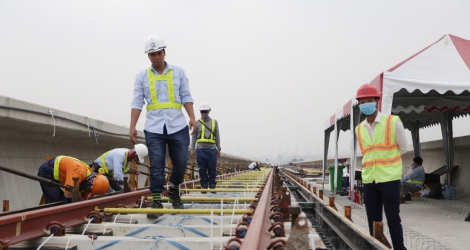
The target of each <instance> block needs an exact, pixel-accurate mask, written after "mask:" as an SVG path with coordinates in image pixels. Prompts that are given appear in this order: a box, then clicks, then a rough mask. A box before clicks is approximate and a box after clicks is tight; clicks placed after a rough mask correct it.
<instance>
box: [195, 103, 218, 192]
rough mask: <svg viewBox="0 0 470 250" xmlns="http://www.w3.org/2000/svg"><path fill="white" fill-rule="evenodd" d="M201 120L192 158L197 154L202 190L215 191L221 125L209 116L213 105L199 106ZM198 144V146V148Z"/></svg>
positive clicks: (204, 104)
mask: <svg viewBox="0 0 470 250" xmlns="http://www.w3.org/2000/svg"><path fill="white" fill-rule="evenodd" d="M199 111H200V112H201V119H199V120H198V121H197V122H196V126H197V132H196V133H194V134H193V136H192V139H191V157H194V156H195V155H196V154H197V166H198V167H199V175H200V176H201V188H208V187H209V188H211V189H215V187H216V185H217V182H216V181H215V177H216V175H217V173H216V170H217V158H218V157H219V156H220V150H221V148H220V136H219V124H218V123H217V121H216V120H215V119H214V118H211V117H210V116H209V113H210V112H211V105H210V104H209V103H208V102H202V103H201V105H199ZM196 143H197V146H196Z"/></svg>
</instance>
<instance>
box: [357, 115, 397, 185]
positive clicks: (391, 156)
mask: <svg viewBox="0 0 470 250" xmlns="http://www.w3.org/2000/svg"><path fill="white" fill-rule="evenodd" d="M398 119H399V117H398V116H393V115H385V114H382V115H381V118H380V122H378V123H376V124H375V130H374V138H373V139H371V138H370V135H369V132H368V131H367V128H366V126H365V124H364V123H365V122H367V120H364V121H363V122H362V123H360V124H359V125H358V126H357V127H356V135H357V138H358V142H359V147H360V149H361V152H362V155H363V160H362V167H363V169H362V181H363V183H372V182H373V181H374V180H375V181H377V182H388V181H395V180H399V179H400V178H401V175H402V160H401V155H400V150H399V149H398V144H397V142H396V139H395V124H396V122H397V121H398Z"/></svg>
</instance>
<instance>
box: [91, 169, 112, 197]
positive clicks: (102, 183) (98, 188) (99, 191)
mask: <svg viewBox="0 0 470 250" xmlns="http://www.w3.org/2000/svg"><path fill="white" fill-rule="evenodd" d="M108 188H109V181H108V178H106V177H105V176H104V175H102V174H98V175H96V177H95V180H94V181H93V185H92V186H91V194H90V196H93V195H103V194H106V192H107V191H108Z"/></svg>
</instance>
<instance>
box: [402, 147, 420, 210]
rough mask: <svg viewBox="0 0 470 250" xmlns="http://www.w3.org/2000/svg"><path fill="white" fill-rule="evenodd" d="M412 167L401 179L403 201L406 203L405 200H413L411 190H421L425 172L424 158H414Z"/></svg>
mask: <svg viewBox="0 0 470 250" xmlns="http://www.w3.org/2000/svg"><path fill="white" fill-rule="evenodd" d="M411 169H412V171H411V173H409V174H407V175H406V176H405V177H403V178H401V180H400V182H401V203H405V201H411V195H410V194H409V192H418V191H419V190H421V188H422V187H423V184H424V176H425V172H424V167H423V158H421V157H419V156H417V157H415V158H413V163H412V164H411Z"/></svg>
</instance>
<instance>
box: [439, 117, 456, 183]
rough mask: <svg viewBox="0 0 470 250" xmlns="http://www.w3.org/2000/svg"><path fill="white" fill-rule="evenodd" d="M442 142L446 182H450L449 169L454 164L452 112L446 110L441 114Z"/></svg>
mask: <svg viewBox="0 0 470 250" xmlns="http://www.w3.org/2000/svg"><path fill="white" fill-rule="evenodd" d="M441 132H442V142H443V143H444V154H445V156H446V164H447V175H446V179H447V183H449V184H450V170H451V169H452V167H453V166H454V133H453V128H452V113H451V112H450V111H448V110H446V111H445V112H444V113H442V115H441Z"/></svg>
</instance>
